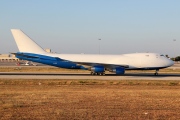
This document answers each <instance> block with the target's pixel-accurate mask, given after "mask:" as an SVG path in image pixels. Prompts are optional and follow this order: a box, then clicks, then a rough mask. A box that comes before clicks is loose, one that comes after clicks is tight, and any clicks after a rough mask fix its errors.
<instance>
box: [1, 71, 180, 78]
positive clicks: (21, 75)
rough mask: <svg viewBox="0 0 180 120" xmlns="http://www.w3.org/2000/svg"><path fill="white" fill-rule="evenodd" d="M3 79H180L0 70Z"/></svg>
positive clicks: (179, 76)
mask: <svg viewBox="0 0 180 120" xmlns="http://www.w3.org/2000/svg"><path fill="white" fill-rule="evenodd" d="M0 78H3V79H61V80H64V79H76V80H77V79H79V80H80V79H83V80H180V74H165V73H163V74H159V75H158V76H154V75H153V74H152V73H127V74H124V75H115V74H106V75H105V76H97V75H90V74H87V73H69V72H68V73H15V72H0Z"/></svg>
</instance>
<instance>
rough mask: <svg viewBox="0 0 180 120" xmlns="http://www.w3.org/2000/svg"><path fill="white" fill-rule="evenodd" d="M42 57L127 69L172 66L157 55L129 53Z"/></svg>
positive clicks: (169, 61)
mask: <svg viewBox="0 0 180 120" xmlns="http://www.w3.org/2000/svg"><path fill="white" fill-rule="evenodd" d="M43 55H47V56H52V57H59V58H61V59H65V60H69V61H73V62H75V63H76V62H77V63H79V62H80V63H99V64H112V65H128V66H129V68H128V69H136V68H137V69H139V68H166V67H169V66H171V65H173V64H174V62H173V61H171V60H170V59H168V58H166V57H165V56H163V55H160V54H157V53H131V54H122V55H100V54H52V53H46V54H43Z"/></svg>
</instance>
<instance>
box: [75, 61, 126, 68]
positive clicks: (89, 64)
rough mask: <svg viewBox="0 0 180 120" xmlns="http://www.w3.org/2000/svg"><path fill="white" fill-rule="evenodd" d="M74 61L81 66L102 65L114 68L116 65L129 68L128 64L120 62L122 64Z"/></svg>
mask: <svg viewBox="0 0 180 120" xmlns="http://www.w3.org/2000/svg"><path fill="white" fill-rule="evenodd" d="M74 63H76V64H78V65H82V66H85V67H86V66H89V67H90V66H98V65H99V66H104V67H105V68H110V69H112V68H116V67H124V68H129V65H124V64H122V65H116V64H106V63H90V62H89V63H88V62H74Z"/></svg>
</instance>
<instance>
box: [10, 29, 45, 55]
mask: <svg viewBox="0 0 180 120" xmlns="http://www.w3.org/2000/svg"><path fill="white" fill-rule="evenodd" d="M11 32H12V34H13V36H14V39H15V41H16V44H17V46H18V49H19V52H27V53H45V51H44V50H43V49H42V48H41V47H40V46H39V45H38V44H37V43H36V42H34V41H33V40H32V39H31V38H29V37H28V36H27V35H26V34H25V33H23V32H22V31H21V30H19V29H11Z"/></svg>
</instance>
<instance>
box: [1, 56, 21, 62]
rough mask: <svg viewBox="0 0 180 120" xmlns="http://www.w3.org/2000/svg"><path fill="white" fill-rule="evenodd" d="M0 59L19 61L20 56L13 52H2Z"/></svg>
mask: <svg viewBox="0 0 180 120" xmlns="http://www.w3.org/2000/svg"><path fill="white" fill-rule="evenodd" d="M0 61H1V62H3V61H9V62H10V61H19V59H18V58H16V57H15V55H12V54H0Z"/></svg>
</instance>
